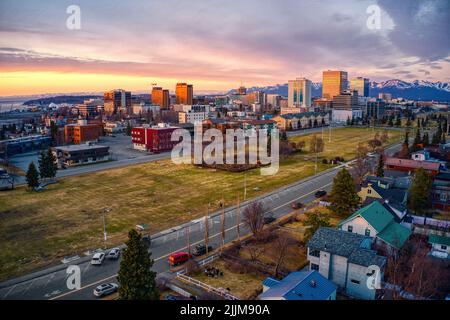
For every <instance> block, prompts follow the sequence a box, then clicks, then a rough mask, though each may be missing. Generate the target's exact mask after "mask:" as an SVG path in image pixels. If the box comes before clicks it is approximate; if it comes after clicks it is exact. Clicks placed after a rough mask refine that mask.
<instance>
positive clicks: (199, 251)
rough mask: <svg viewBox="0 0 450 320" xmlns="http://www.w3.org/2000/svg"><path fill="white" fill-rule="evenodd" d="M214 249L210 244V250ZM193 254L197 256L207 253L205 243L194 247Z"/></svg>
mask: <svg viewBox="0 0 450 320" xmlns="http://www.w3.org/2000/svg"><path fill="white" fill-rule="evenodd" d="M212 250H213V247H212V246H208V252H211V251H212ZM192 254H193V255H194V256H196V257H198V256H202V255H204V254H206V246H205V245H204V244H199V245H196V246H195V247H194V250H192Z"/></svg>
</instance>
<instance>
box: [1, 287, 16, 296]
mask: <svg viewBox="0 0 450 320" xmlns="http://www.w3.org/2000/svg"><path fill="white" fill-rule="evenodd" d="M16 286H17V285H14V286H12V287H11V289H9V290H8V292H6V294H5V295H4V296H3V299H4V298H6V297H7V296H8V295H9V294H10V293H11V291H13V290H14V289H15V288H16Z"/></svg>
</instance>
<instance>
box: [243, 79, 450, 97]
mask: <svg viewBox="0 0 450 320" xmlns="http://www.w3.org/2000/svg"><path fill="white" fill-rule="evenodd" d="M247 91H248V92H252V91H263V92H265V93H268V94H279V95H282V96H286V97H287V95H288V85H287V83H285V84H277V85H274V86H267V87H252V88H247ZM311 91H312V92H311V94H312V96H313V97H320V96H322V83H321V82H314V83H313V84H312V88H311ZM379 93H390V94H391V95H392V97H393V98H404V99H411V100H422V101H429V100H434V101H441V102H449V101H450V83H448V82H440V81H438V82H430V81H423V80H415V81H413V82H406V81H402V80H398V79H392V80H387V81H383V82H375V81H373V82H370V90H369V95H370V96H371V97H378V94H379Z"/></svg>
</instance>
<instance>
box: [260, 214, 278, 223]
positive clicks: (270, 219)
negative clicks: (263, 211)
mask: <svg viewBox="0 0 450 320" xmlns="http://www.w3.org/2000/svg"><path fill="white" fill-rule="evenodd" d="M275 220H277V219H275V218H274V217H273V216H267V217H264V219H263V223H264V224H269V223H272V222H274V221H275Z"/></svg>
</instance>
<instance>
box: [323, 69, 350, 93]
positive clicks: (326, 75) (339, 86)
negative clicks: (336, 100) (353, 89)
mask: <svg viewBox="0 0 450 320" xmlns="http://www.w3.org/2000/svg"><path fill="white" fill-rule="evenodd" d="M347 86H348V74H347V72H346V71H331V70H328V71H324V72H323V80H322V98H326V99H330V100H331V99H333V97H335V96H338V95H340V94H342V93H343V92H344V91H345V90H346V89H347Z"/></svg>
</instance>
